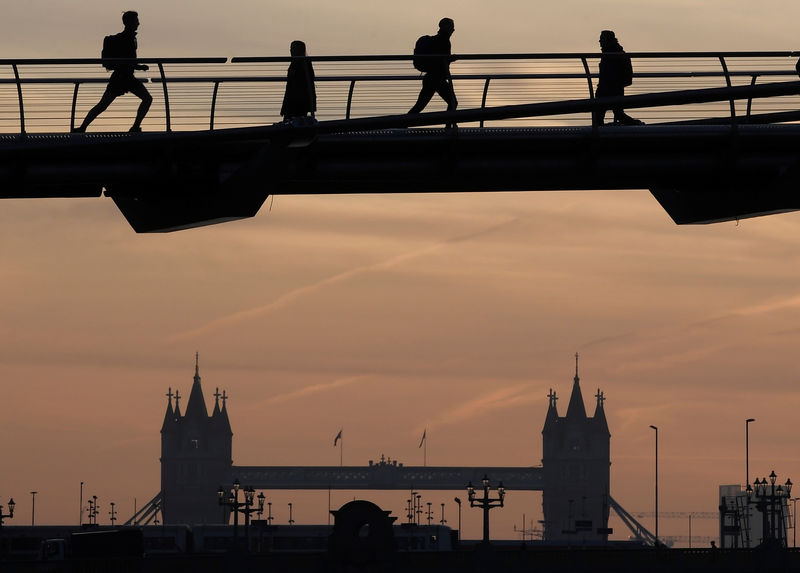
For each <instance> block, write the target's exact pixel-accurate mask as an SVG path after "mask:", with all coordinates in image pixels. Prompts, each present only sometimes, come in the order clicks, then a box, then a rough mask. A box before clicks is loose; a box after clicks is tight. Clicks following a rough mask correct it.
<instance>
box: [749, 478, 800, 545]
mask: <svg viewBox="0 0 800 573" xmlns="http://www.w3.org/2000/svg"><path fill="white" fill-rule="evenodd" d="M777 478H778V476H777V475H776V474H775V471H774V470H773V471H772V472H771V473H770V474H769V482H767V478H762V479H761V480H759V479H758V478H756V481H755V482H753V486H754V487H753V488H750V487H748V488H747V501H748V503H754V504H755V505H756V507H757V508H758V510H759V511H760V512H761V531H762V538H761V542H762V543H777V544H779V545H782V546H786V545H788V543H787V542H788V539H787V532H786V531H785V525H786V520H785V516H784V511H783V507H784V504H786V505H787V508H788V501H789V500H790V499H791V495H792V480H791V479H787V480H786V483H785V484H783V485H780V484H778V485H777V486H776V485H775V483H776V482H777ZM752 496H754V497H755V501H751V497H752Z"/></svg>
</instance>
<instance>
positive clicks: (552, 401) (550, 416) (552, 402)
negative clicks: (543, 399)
mask: <svg viewBox="0 0 800 573" xmlns="http://www.w3.org/2000/svg"><path fill="white" fill-rule="evenodd" d="M547 399H548V406H547V415H546V416H545V418H544V427H543V428H542V433H544V432H547V431H548V430H549V429H550V427H551V426H552V425H554V424H555V423H557V422H558V408H557V407H556V401H557V400H558V396H556V393H555V392H553V389H552V388H550V392H548V394H547Z"/></svg>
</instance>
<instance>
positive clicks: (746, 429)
mask: <svg viewBox="0 0 800 573" xmlns="http://www.w3.org/2000/svg"><path fill="white" fill-rule="evenodd" d="M755 421H756V419H755V418H747V419H746V420H745V421H744V471H745V481H744V485H745V487H746V486H747V485H749V484H750V422H755Z"/></svg>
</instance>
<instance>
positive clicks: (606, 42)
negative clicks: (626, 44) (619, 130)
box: [594, 30, 644, 125]
mask: <svg viewBox="0 0 800 573" xmlns="http://www.w3.org/2000/svg"><path fill="white" fill-rule="evenodd" d="M600 50H601V51H602V52H603V55H602V56H601V57H600V79H599V80H598V82H597V91H596V92H595V95H596V97H597V98H598V99H600V98H604V97H614V96H624V95H625V87H626V86H629V85H631V84H632V83H633V67H632V66H631V59H630V57H629V56H628V55H627V54H625V50H623V49H622V46H620V44H619V41H618V40H617V37H616V36H615V35H614V32H612V31H611V30H603V31H602V32H600ZM606 111H608V108H601V109H599V110H597V111H596V112H595V116H594V119H595V123H596V124H597V125H603V124H604V122H605V117H606ZM613 111H614V125H644V122H642V121H639V120H638V119H634V118H632V117H631V116H629V115H628V114H626V113H625V111H624V110H623V109H622V107H615V108H614V109H613Z"/></svg>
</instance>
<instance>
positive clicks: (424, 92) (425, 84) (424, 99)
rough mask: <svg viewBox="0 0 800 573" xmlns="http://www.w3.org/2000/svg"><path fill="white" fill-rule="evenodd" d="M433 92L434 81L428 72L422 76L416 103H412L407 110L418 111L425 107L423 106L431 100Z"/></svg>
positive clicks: (434, 88) (434, 90)
mask: <svg viewBox="0 0 800 573" xmlns="http://www.w3.org/2000/svg"><path fill="white" fill-rule="evenodd" d="M434 93H436V84H435V83H434V81H433V79H432V78H431V76H430V74H426V75H425V76H424V77H423V78H422V89H421V90H420V92H419V97H418V98H417V103H415V104H414V107H412V108H411V109H410V110H408V113H420V112H421V111H422V110H423V109H425V106H426V105H428V102H429V101H431V98H432V97H433V94H434Z"/></svg>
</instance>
